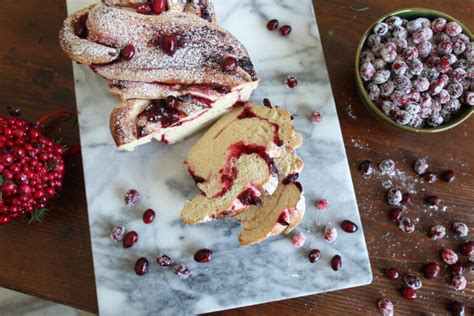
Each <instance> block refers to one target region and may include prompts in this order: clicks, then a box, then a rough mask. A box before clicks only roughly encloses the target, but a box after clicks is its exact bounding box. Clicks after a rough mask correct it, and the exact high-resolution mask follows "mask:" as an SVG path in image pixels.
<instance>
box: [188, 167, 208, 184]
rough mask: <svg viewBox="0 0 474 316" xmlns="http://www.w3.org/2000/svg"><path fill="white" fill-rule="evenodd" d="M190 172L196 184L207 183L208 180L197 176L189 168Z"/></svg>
mask: <svg viewBox="0 0 474 316" xmlns="http://www.w3.org/2000/svg"><path fill="white" fill-rule="evenodd" d="M188 172H189V174H190V175H191V177H192V178H193V180H194V182H195V183H196V184H197V183H204V182H206V179H204V178H203V177H200V176H197V175H196V174H195V173H194V171H193V170H192V169H191V168H188Z"/></svg>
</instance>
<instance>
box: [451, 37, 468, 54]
mask: <svg viewBox="0 0 474 316" xmlns="http://www.w3.org/2000/svg"><path fill="white" fill-rule="evenodd" d="M465 50H466V43H464V41H461V40H456V41H454V43H453V54H456V55H460V54H462V53H464V51H465Z"/></svg>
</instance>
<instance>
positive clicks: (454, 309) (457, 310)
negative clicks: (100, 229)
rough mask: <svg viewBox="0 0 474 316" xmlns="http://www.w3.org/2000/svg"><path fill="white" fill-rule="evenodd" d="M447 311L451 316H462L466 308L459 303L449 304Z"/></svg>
mask: <svg viewBox="0 0 474 316" xmlns="http://www.w3.org/2000/svg"><path fill="white" fill-rule="evenodd" d="M449 311H450V312H451V315H453V316H464V315H465V314H466V307H465V306H464V304H463V303H461V302H451V304H450V305H449Z"/></svg>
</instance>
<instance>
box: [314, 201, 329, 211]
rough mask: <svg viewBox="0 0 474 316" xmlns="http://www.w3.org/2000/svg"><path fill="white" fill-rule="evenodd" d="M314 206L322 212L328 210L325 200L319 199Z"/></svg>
mask: <svg viewBox="0 0 474 316" xmlns="http://www.w3.org/2000/svg"><path fill="white" fill-rule="evenodd" d="M314 205H315V206H316V207H317V208H318V209H319V210H321V211H324V210H326V209H327V208H328V206H329V202H328V200H326V199H320V200H318V201H316V203H314Z"/></svg>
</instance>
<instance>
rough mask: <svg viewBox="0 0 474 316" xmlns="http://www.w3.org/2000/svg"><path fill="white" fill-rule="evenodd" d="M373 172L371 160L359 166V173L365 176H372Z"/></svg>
mask: <svg viewBox="0 0 474 316" xmlns="http://www.w3.org/2000/svg"><path fill="white" fill-rule="evenodd" d="M373 170H374V169H373V168H372V163H371V162H370V160H365V161H363V162H362V163H361V164H360V165H359V171H360V173H362V174H363V175H369V174H372V172H373Z"/></svg>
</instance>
